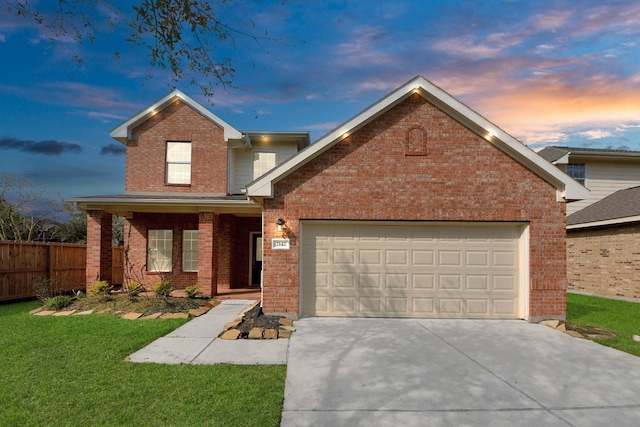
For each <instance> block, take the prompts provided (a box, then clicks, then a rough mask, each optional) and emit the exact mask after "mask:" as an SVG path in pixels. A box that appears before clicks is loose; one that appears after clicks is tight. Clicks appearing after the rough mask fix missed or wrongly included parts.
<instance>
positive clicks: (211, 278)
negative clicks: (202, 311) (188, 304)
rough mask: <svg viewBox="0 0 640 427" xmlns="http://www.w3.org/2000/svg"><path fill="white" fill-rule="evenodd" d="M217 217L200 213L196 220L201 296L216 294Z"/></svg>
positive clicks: (207, 213)
mask: <svg viewBox="0 0 640 427" xmlns="http://www.w3.org/2000/svg"><path fill="white" fill-rule="evenodd" d="M217 233H218V215H216V214H215V213H213V212H200V216H199V218H198V285H200V288H201V290H202V294H203V295H204V296H207V297H213V296H215V295H216V294H217V293H218V268H217V264H218V236H217Z"/></svg>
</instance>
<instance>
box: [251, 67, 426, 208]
mask: <svg viewBox="0 0 640 427" xmlns="http://www.w3.org/2000/svg"><path fill="white" fill-rule="evenodd" d="M419 79H422V80H424V81H426V80H425V79H424V78H422V77H417V78H415V79H413V80H411V81H410V82H409V83H407V84H405V85H404V86H401V87H400V88H398V89H396V90H395V91H393V92H391V93H390V94H389V95H387V96H386V97H384V98H382V99H381V100H380V101H378V102H376V103H375V104H373V105H372V106H370V107H369V108H367V109H365V110H364V111H362V112H361V113H359V114H358V115H356V116H355V117H353V118H352V119H350V120H348V121H347V122H345V123H343V124H342V125H340V126H338V127H337V128H335V129H334V130H332V131H331V132H329V133H328V134H326V135H325V136H323V137H322V138H320V139H319V140H318V141H316V142H314V143H313V144H311V145H310V146H308V147H307V148H305V149H304V150H302V151H300V152H299V153H298V154H297V155H295V156H294V157H292V158H291V159H289V160H287V161H286V162H284V163H282V164H280V165H279V166H278V167H276V168H274V169H272V170H271V171H270V172H268V173H266V174H265V175H263V176H262V177H261V178H259V179H258V180H256V181H254V182H252V183H250V184H249V185H247V194H248V195H249V196H259V197H273V183H274V182H276V181H278V180H280V179H282V178H283V177H285V176H287V175H288V174H289V173H291V172H293V171H294V170H296V169H297V168H298V167H300V166H302V165H304V164H305V163H307V162H308V161H310V160H312V159H313V158H315V157H317V156H318V155H320V154H322V153H323V152H324V151H326V150H327V149H329V148H330V147H331V146H333V145H335V144H336V143H337V142H339V141H341V140H343V139H344V138H346V137H348V136H349V135H351V134H352V133H354V132H355V131H356V130H358V129H359V128H361V127H362V126H364V125H365V124H366V123H368V122H369V121H370V120H371V119H373V118H375V117H377V116H378V115H380V114H381V113H382V112H384V111H386V110H387V108H389V107H390V106H392V105H395V104H396V103H397V102H398V101H400V100H401V99H402V98H404V97H406V96H408V95H409V94H411V93H412V92H413V91H414V90H417V89H418V88H419V87H420V84H419V83H416V84H415V85H414V86H415V87H414V86H411V83H413V82H415V81H417V80H419Z"/></svg>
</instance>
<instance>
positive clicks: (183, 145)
mask: <svg viewBox="0 0 640 427" xmlns="http://www.w3.org/2000/svg"><path fill="white" fill-rule="evenodd" d="M166 179H167V184H191V143H190V142H167V178H166Z"/></svg>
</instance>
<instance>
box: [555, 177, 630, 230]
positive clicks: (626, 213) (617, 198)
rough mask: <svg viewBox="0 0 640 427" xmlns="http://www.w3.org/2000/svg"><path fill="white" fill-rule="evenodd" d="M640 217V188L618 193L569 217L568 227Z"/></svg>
mask: <svg viewBox="0 0 640 427" xmlns="http://www.w3.org/2000/svg"><path fill="white" fill-rule="evenodd" d="M634 216H640V186H639V187H632V188H627V189H624V190H619V191H616V192H615V193H613V194H610V195H609V196H607V197H605V198H604V199H601V200H599V201H597V202H595V203H593V204H591V205H589V206H587V207H586V208H584V209H581V210H579V211H578V212H575V213H573V214H571V215H569V216H568V217H567V225H576V224H586V223H591V222H598V221H608V220H614V219H620V218H628V217H634Z"/></svg>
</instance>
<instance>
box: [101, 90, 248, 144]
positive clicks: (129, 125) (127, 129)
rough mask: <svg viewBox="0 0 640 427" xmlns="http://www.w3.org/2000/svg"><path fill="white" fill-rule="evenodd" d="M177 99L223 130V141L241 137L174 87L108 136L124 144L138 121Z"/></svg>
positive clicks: (238, 132) (145, 118)
mask: <svg viewBox="0 0 640 427" xmlns="http://www.w3.org/2000/svg"><path fill="white" fill-rule="evenodd" d="M178 99H180V100H182V101H183V102H184V103H185V104H187V105H189V106H190V107H191V108H193V109H194V110H196V111H197V112H198V113H200V114H202V115H203V116H204V117H206V118H207V119H209V120H210V121H212V122H213V123H215V124H216V125H218V126H219V127H221V128H222V129H223V131H224V139H225V141H229V140H239V139H242V138H243V135H242V133H241V132H240V131H238V130H237V129H235V128H234V127H233V126H231V125H230V124H229V123H227V122H225V121H224V120H222V119H221V118H220V117H218V116H216V115H215V114H213V113H212V112H211V111H209V110H207V109H206V108H204V107H203V106H202V105H200V104H199V103H198V102H196V101H194V100H193V99H192V98H190V97H189V96H187V95H185V94H184V93H182V92H181V91H179V90H178V89H174V90H173V91H171V93H169V94H168V95H166V96H164V97H163V98H161V99H160V100H158V101H156V102H155V103H153V104H151V105H150V106H148V107H147V108H145V109H144V110H142V111H140V112H139V113H137V114H135V115H134V116H133V117H131V118H130V119H128V120H127V121H125V122H124V123H122V124H121V125H119V126H118V127H116V128H115V129H113V130H112V131H111V132H109V136H111V137H112V138H114V139H116V140H118V141H120V142H122V143H123V144H126V143H127V141H128V140H129V139H131V131H132V130H133V129H134V128H135V127H136V126H138V125H139V124H140V123H143V122H144V121H146V120H147V119H149V117H152V116H153V115H154V114H156V113H158V112H159V111H161V110H163V109H164V108H166V107H167V106H169V105H171V104H172V103H173V102H175V101H176V100H178Z"/></svg>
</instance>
